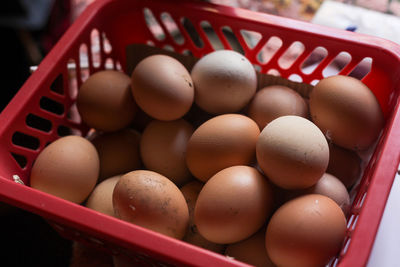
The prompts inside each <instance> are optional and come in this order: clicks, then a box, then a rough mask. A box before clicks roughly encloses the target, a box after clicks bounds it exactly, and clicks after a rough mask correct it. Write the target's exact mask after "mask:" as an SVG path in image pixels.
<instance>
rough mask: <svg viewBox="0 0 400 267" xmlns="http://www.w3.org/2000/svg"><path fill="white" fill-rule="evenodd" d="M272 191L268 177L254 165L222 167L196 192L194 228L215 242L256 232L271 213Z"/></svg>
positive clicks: (224, 241) (237, 240) (225, 242)
mask: <svg viewBox="0 0 400 267" xmlns="http://www.w3.org/2000/svg"><path fill="white" fill-rule="evenodd" d="M272 194H273V193H272V190H271V187H270V185H269V182H268V180H267V179H266V178H265V177H264V176H263V175H262V174H261V173H260V172H259V171H257V170H256V169H255V168H253V167H249V166H233V167H229V168H226V169H223V170H222V171H219V172H218V173H217V174H215V175H214V176H213V177H211V179H210V180H208V181H207V183H206V184H205V185H204V186H203V188H202V190H201V191H200V194H199V196H198V198H197V202H196V205H195V210H194V221H195V224H196V225H197V229H198V231H199V232H200V234H201V235H202V236H203V237H204V238H206V239H207V240H209V241H211V242H214V243H218V244H229V243H235V242H239V241H241V240H244V239H246V238H248V237H250V236H251V235H253V234H254V233H255V232H257V231H258V230H259V229H260V228H261V227H262V225H263V224H264V223H265V221H266V220H267V217H268V216H269V215H270V213H271V212H272V205H273V195H272Z"/></svg>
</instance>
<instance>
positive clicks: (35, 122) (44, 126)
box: [25, 113, 52, 133]
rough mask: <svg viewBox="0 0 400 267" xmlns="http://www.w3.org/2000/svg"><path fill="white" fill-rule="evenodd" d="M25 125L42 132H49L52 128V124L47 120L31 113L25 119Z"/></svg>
mask: <svg viewBox="0 0 400 267" xmlns="http://www.w3.org/2000/svg"><path fill="white" fill-rule="evenodd" d="M25 123H26V125H28V126H29V127H32V128H35V129H37V130H40V131H42V132H46V133H48V132H50V131H51V128H52V123H51V121H49V120H46V119H44V118H42V117H39V116H36V115H34V114H32V113H29V114H28V115H27V116H26V119H25Z"/></svg>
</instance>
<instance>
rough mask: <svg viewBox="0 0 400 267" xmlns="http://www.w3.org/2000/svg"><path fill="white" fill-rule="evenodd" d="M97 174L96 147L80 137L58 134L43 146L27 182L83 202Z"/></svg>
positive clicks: (38, 187) (93, 184)
mask: <svg viewBox="0 0 400 267" xmlns="http://www.w3.org/2000/svg"><path fill="white" fill-rule="evenodd" d="M98 176H99V156H98V154H97V151H96V148H95V147H94V146H93V145H92V143H90V142H89V141H88V140H86V139H85V138H83V137H80V136H72V135H71V136H65V137H61V138H59V139H57V140H55V141H54V142H52V143H50V144H49V145H48V146H47V147H45V148H44V149H43V150H42V152H41V153H40V154H39V155H38V157H37V158H36V160H35V162H34V163H33V166H32V171H31V176H30V185H31V187H33V188H35V189H38V190H40V191H43V192H46V193H49V194H52V195H54V196H57V197H60V198H63V199H66V200H69V201H72V202H75V203H82V202H83V201H84V200H85V199H86V198H87V197H88V196H89V194H90V192H92V190H93V188H94V187H95V185H96V182H97V178H98Z"/></svg>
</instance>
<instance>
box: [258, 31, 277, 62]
mask: <svg viewBox="0 0 400 267" xmlns="http://www.w3.org/2000/svg"><path fill="white" fill-rule="evenodd" d="M282 44H283V42H282V40H281V38H279V37H276V36H272V37H271V38H269V39H268V41H267V42H266V43H265V44H264V45H263V47H262V48H261V49H260V52H259V53H258V54H257V59H258V61H259V62H260V63H262V64H266V63H268V62H269V61H270V60H271V59H272V57H273V56H274V55H275V54H276V52H278V50H279V48H281V47H282Z"/></svg>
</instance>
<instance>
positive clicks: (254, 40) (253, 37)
mask: <svg viewBox="0 0 400 267" xmlns="http://www.w3.org/2000/svg"><path fill="white" fill-rule="evenodd" d="M240 34H241V35H242V37H243V40H244V41H245V43H246V45H247V47H248V48H250V49H252V48H254V47H255V46H256V45H257V44H258V43H259V42H260V40H261V37H262V35H261V33H259V32H255V31H249V30H240Z"/></svg>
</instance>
